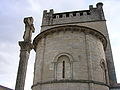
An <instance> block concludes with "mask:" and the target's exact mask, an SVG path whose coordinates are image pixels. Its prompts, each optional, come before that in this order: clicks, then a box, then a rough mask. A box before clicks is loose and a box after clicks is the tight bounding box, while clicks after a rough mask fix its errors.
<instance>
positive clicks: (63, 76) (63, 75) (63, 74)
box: [62, 61, 65, 78]
mask: <svg viewBox="0 0 120 90" xmlns="http://www.w3.org/2000/svg"><path fill="white" fill-rule="evenodd" d="M62 71H63V73H62V78H65V61H63V70H62Z"/></svg>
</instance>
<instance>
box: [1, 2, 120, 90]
mask: <svg viewBox="0 0 120 90" xmlns="http://www.w3.org/2000/svg"><path fill="white" fill-rule="evenodd" d="M98 2H103V4H104V6H103V9H104V13H105V17H106V20H107V22H106V23H107V28H108V32H109V36H110V41H111V46H112V52H113V58H114V64H115V70H116V76H117V80H118V82H119V83H120V70H119V69H120V60H119V58H120V30H119V26H120V17H119V16H120V13H119V12H120V0H1V1H0V85H3V86H7V87H9V88H13V89H14V87H15V82H16V76H17V69H18V64H19V53H20V52H19V50H20V48H19V45H18V41H22V40H23V38H22V37H23V33H24V23H23V19H24V18H25V17H28V16H32V17H33V18H34V26H35V29H36V30H35V33H34V34H33V38H34V37H35V36H36V35H37V34H38V33H40V28H41V27H40V26H41V19H42V14H43V10H50V9H54V11H55V12H66V11H76V10H87V9H88V8H89V5H94V7H95V6H96V3H98ZM34 61H35V52H34V50H32V51H31V53H30V58H29V62H28V69H27V76H26V84H25V90H31V86H32V83H33V69H34Z"/></svg>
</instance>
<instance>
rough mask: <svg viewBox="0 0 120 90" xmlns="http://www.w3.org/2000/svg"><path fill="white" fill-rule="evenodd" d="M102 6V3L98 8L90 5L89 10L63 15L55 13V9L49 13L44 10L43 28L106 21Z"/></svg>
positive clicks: (98, 4) (97, 5)
mask: <svg viewBox="0 0 120 90" xmlns="http://www.w3.org/2000/svg"><path fill="white" fill-rule="evenodd" d="M102 6H103V4H102V3H97V4H96V7H93V5H90V6H89V10H82V11H72V12H62V13H54V10H53V9H50V11H49V12H47V10H44V11H43V21H42V26H43V27H44V26H49V25H56V24H57V25H59V24H65V23H67V24H68V23H71V22H72V23H80V22H88V21H92V22H93V21H100V20H105V18H104V13H103V9H102Z"/></svg>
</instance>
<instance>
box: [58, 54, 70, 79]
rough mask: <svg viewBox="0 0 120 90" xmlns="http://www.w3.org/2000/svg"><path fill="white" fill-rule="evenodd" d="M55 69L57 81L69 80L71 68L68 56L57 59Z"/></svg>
mask: <svg viewBox="0 0 120 90" xmlns="http://www.w3.org/2000/svg"><path fill="white" fill-rule="evenodd" d="M56 68H57V73H56V74H57V75H56V76H57V80H60V79H69V78H70V76H71V74H70V73H71V72H70V71H71V70H70V69H71V66H70V60H69V57H68V56H66V55H62V56H60V57H58V60H57V67H56Z"/></svg>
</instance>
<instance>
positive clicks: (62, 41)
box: [15, 3, 120, 90]
mask: <svg viewBox="0 0 120 90" xmlns="http://www.w3.org/2000/svg"><path fill="white" fill-rule="evenodd" d="M24 23H25V32H24V36H23V39H24V40H23V41H20V42H19V45H20V48H21V51H20V62H19V68H18V76H17V80H16V87H15V90H24V83H25V76H26V69H27V62H28V58H29V53H30V50H31V49H34V50H35V53H36V58H35V64H34V79H33V85H32V87H31V88H32V90H120V85H119V84H117V80H116V74H115V68H114V62H113V56H112V50H111V45H110V40H109V35H108V30H107V25H106V19H105V16H104V12H103V3H97V4H96V7H93V5H90V6H89V10H82V11H71V12H60V13H54V10H53V9H51V10H50V11H49V12H48V11H47V10H44V11H43V18H42V26H41V32H40V33H39V34H38V35H37V36H36V37H35V38H34V40H33V42H32V40H31V37H32V33H33V32H34V31H35V28H34V25H33V18H32V17H28V18H25V19H24Z"/></svg>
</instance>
